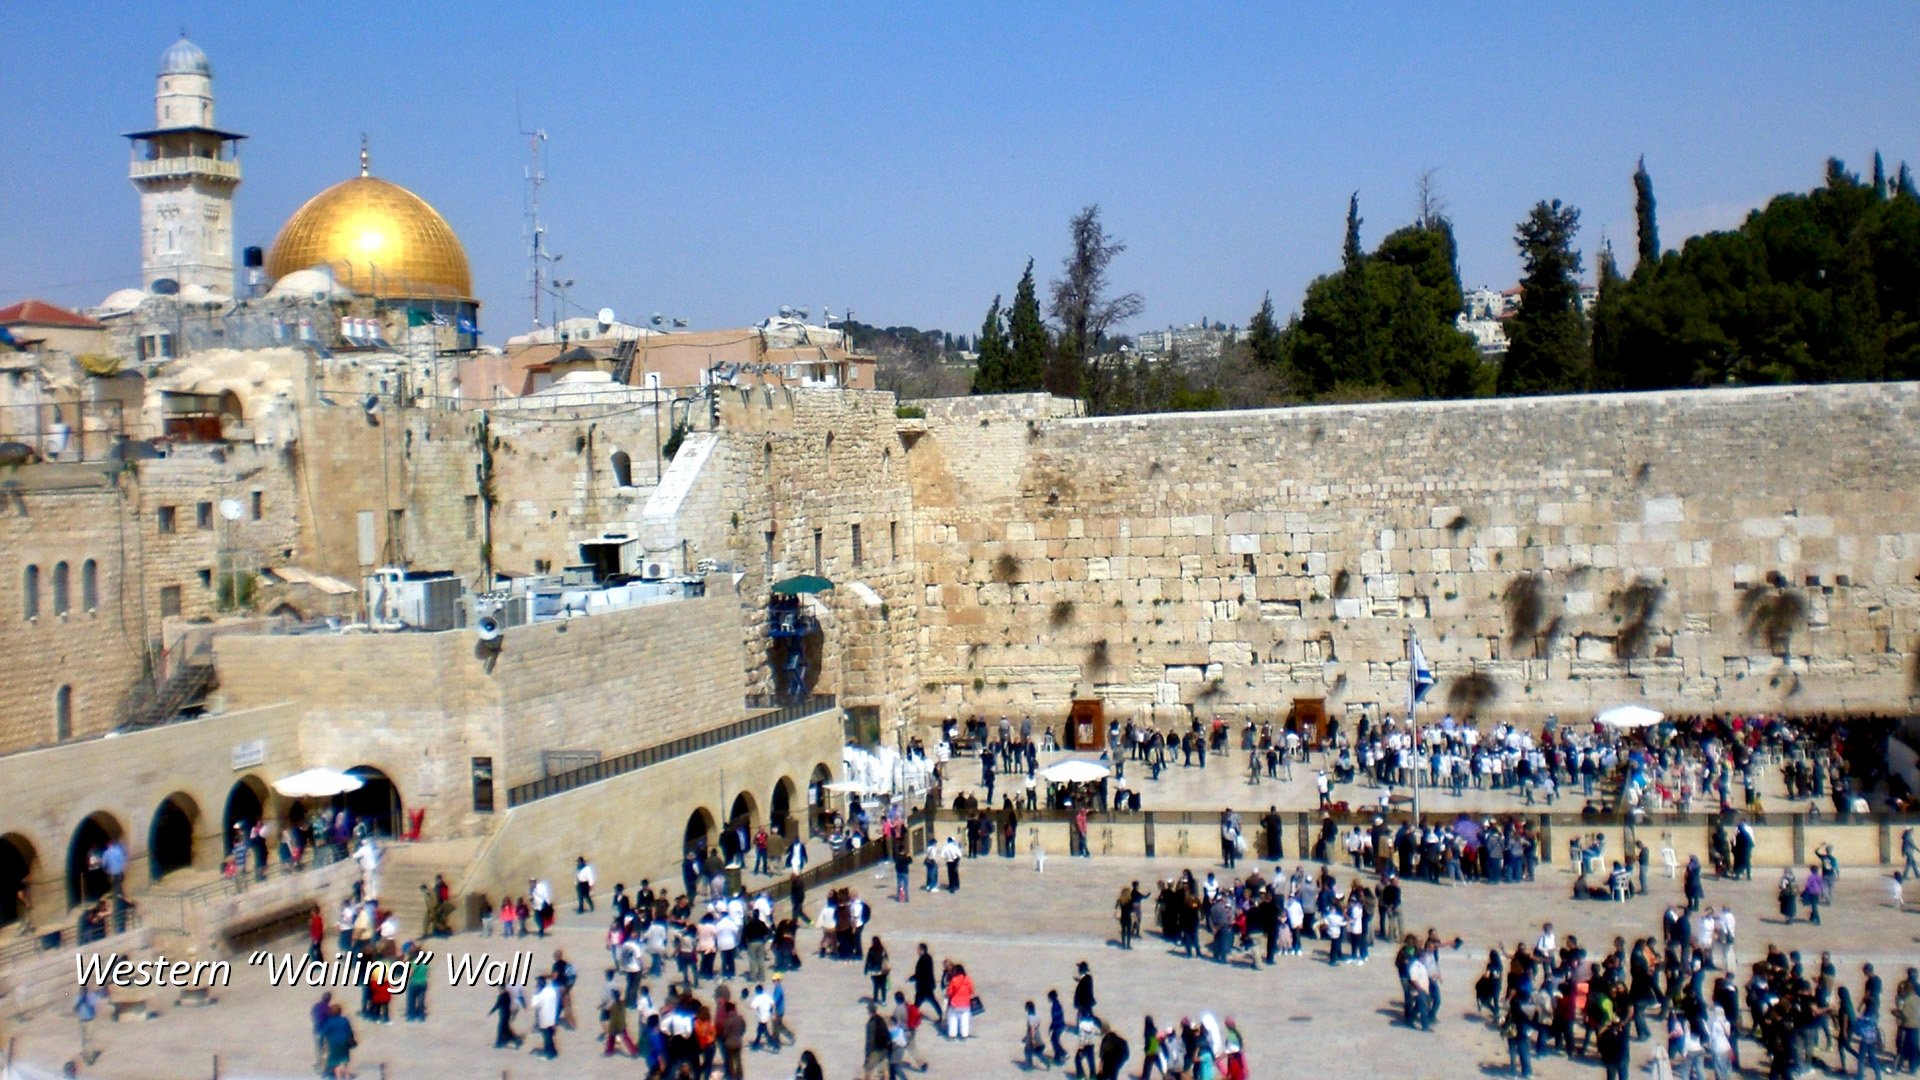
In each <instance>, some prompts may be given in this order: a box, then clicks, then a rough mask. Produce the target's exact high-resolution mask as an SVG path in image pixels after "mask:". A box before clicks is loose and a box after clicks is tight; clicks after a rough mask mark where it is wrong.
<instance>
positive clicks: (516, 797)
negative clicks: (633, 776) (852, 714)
mask: <svg viewBox="0 0 1920 1080" xmlns="http://www.w3.org/2000/svg"><path fill="white" fill-rule="evenodd" d="M764 700H765V699H749V700H748V702H747V707H748V708H766V709H767V710H768V711H766V712H763V713H760V714H759V715H757V716H749V717H747V718H746V719H744V720H735V721H734V722H733V723H731V724H728V725H726V726H725V727H717V728H713V729H711V730H709V731H699V732H695V733H694V734H692V735H683V736H681V737H680V738H678V739H674V740H673V741H671V742H664V743H660V744H658V745H656V746H649V747H647V748H646V749H644V750H635V751H633V752H632V753H627V754H621V755H620V756H619V757H615V758H608V759H606V760H605V761H596V762H594V763H593V764H591V765H582V766H581V767H579V768H577V769H568V770H567V771H566V772H562V773H555V774H554V775H552V776H548V777H544V778H542V779H539V780H534V781H531V782H529V783H525V784H516V785H514V786H513V787H510V788H508V789H507V808H508V809H512V808H513V807H516V806H521V805H524V804H526V803H530V802H532V801H534V800H535V799H544V798H546V797H547V796H549V795H558V794H560V793H561V792H563V791H572V790H573V789H574V788H577V787H581V786H583V785H586V784H593V783H598V782H599V781H601V780H611V779H612V778H614V777H616V776H620V775H622V774H623V773H630V772H632V771H634V770H635V769H644V768H646V767H648V766H650V765H658V764H660V763H661V762H663V761H671V760H673V759H674V758H677V757H680V756H682V755H684V754H691V753H694V752H696V751H700V750H706V749H710V748H712V747H715V746H719V745H720V744H722V743H727V742H732V741H733V740H735V739H740V738H745V737H746V736H748V735H757V734H759V733H760V732H763V731H770V730H772V729H773V728H777V727H779V726H781V725H782V724H790V723H792V722H793V721H795V720H799V719H801V718H802V717H807V716H814V715H817V714H819V713H823V712H828V711H830V710H832V709H834V708H836V707H837V702H836V701H835V700H834V697H833V695H832V694H817V695H815V696H813V697H810V698H807V699H806V700H805V701H799V702H795V703H793V704H790V705H780V706H773V705H770V704H768V705H760V704H756V701H764Z"/></svg>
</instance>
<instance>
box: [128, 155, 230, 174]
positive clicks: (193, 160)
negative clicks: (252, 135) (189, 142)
mask: <svg viewBox="0 0 1920 1080" xmlns="http://www.w3.org/2000/svg"><path fill="white" fill-rule="evenodd" d="M127 175H128V176H130V177H132V178H133V179H135V180H146V179H149V178H152V177H159V176H216V177H219V178H220V179H222V180H238V179H240V163H239V162H238V161H225V160H222V159H220V158H209V157H163V158H150V159H148V160H146V161H136V162H134V163H133V168H132V169H131V170H130V171H129V172H128V174H127Z"/></svg>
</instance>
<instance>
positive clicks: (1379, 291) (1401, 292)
mask: <svg viewBox="0 0 1920 1080" xmlns="http://www.w3.org/2000/svg"><path fill="white" fill-rule="evenodd" d="M1420 207H1421V209H1420V214H1419V217H1418V219H1417V220H1416V221H1415V223H1414V224H1412V225H1409V226H1406V227H1404V228H1401V229H1397V230H1395V231H1393V232H1391V233H1389V234H1387V236H1386V237H1385V238H1384V239H1382V240H1381V241H1380V246H1379V247H1378V248H1376V249H1375V250H1374V251H1373V253H1372V254H1367V253H1365V252H1361V251H1357V250H1356V246H1357V244H1358V242H1359V224H1360V221H1361V218H1360V213H1359V204H1358V202H1357V200H1354V199H1349V200H1348V203H1347V235H1346V240H1345V242H1344V244H1343V246H1342V252H1341V269H1340V271H1339V272H1338V273H1335V274H1330V275H1328V276H1326V277H1322V278H1320V279H1318V280H1316V281H1315V282H1313V284H1312V285H1310V286H1308V287H1307V295H1306V298H1305V300H1304V301H1303V302H1302V303H1301V307H1300V314H1299V316H1298V317H1296V318H1295V319H1293V320H1292V321H1291V322H1289V323H1288V324H1287V327H1286V328H1285V329H1284V330H1283V331H1282V332H1281V333H1280V335H1279V350H1278V351H1279V355H1280V358H1281V363H1280V364H1279V365H1277V374H1278V375H1279V386H1280V387H1281V388H1282V391H1283V392H1284V391H1285V390H1292V391H1294V392H1297V393H1299V394H1302V395H1304V396H1307V397H1310V398H1333V399H1339V400H1374V399H1380V398H1391V397H1467V396H1472V395H1475V394H1478V393H1485V392H1486V391H1487V390H1488V389H1489V387H1488V386H1487V385H1486V383H1487V376H1488V369H1487V367H1486V365H1485V364H1483V363H1482V362H1481V360H1480V358H1479V353H1478V352H1477V351H1476V350H1475V348H1474V345H1473V341H1472V339H1471V338H1469V337H1467V336H1466V335H1465V334H1463V333H1461V332H1460V331H1459V329H1458V328H1457V326H1456V322H1455V320H1456V317H1457V316H1458V315H1459V313H1460V305H1461V290H1460V274H1459V269H1458V257H1457V249H1456V245H1455V242H1454V237H1453V225H1452V223H1451V222H1449V221H1448V220H1447V218H1446V215H1445V213H1444V212H1443V211H1442V210H1441V207H1440V200H1439V197H1438V196H1437V195H1436V194H1435V193H1434V190H1433V185H1432V174H1431V173H1428V174H1426V175H1423V176H1422V177H1421V185H1420ZM1270 310H1271V309H1270V308H1267V307H1264V306H1263V308H1262V311H1263V313H1268V312H1270ZM1255 318H1256V323H1257V322H1258V320H1259V316H1256V317H1255ZM1248 336H1249V344H1250V345H1253V344H1254V343H1255V342H1256V340H1257V334H1256V333H1255V332H1254V331H1252V330H1250V331H1249V335H1248ZM1255 354H1256V356H1257V355H1259V350H1258V349H1257V348H1256V350H1255ZM1263 366H1264V365H1263Z"/></svg>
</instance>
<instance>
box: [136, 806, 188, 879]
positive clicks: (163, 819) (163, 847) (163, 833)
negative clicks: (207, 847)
mask: <svg viewBox="0 0 1920 1080" xmlns="http://www.w3.org/2000/svg"><path fill="white" fill-rule="evenodd" d="M199 821H200V807H199V806H198V805H197V804H196V803H195V802H194V801H193V796H191V795H187V794H184V793H181V792H177V791H176V792H174V793H173V794H172V795H169V796H167V797H166V798H165V799H164V800H162V801H161V803H160V808H159V809H158V810H155V811H154V812H153V824H152V825H151V826H150V827H148V829H147V872H148V873H149V874H151V875H152V876H153V879H154V880H155V881H158V880H160V879H161V878H162V877H165V876H166V875H167V874H170V873H172V872H173V871H175V870H182V869H185V868H187V867H189V866H192V865H193V829H194V826H195V825H196V824H198V823H199Z"/></svg>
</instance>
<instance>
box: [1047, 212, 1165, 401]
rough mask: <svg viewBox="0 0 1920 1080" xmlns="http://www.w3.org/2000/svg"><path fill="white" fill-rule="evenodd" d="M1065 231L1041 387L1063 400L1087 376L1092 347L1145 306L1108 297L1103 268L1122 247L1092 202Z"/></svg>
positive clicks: (1133, 298) (1080, 389)
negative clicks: (1055, 327)
mask: <svg viewBox="0 0 1920 1080" xmlns="http://www.w3.org/2000/svg"><path fill="white" fill-rule="evenodd" d="M1067 231H1068V234H1069V236H1070V237H1071V241H1072V243H1071V249H1070V250H1069V252H1068V254H1067V256H1066V258H1065V259H1063V260H1061V265H1060V270H1061V275H1060V277H1059V279H1057V280H1056V281H1054V282H1053V287H1052V293H1053V303H1052V315H1053V318H1054V321H1055V322H1056V323H1058V324H1059V326H1060V336H1059V340H1058V341H1057V343H1056V347H1055V349H1054V357H1055V363H1054V364H1053V365H1051V368H1050V370H1049V374H1048V378H1047V389H1048V390H1050V391H1052V392H1053V393H1056V394H1059V395H1061V396H1063V397H1080V396H1083V395H1084V393H1085V390H1086V389H1087V384H1088V382H1089V380H1088V376H1089V374H1091V373H1092V372H1091V366H1092V360H1093V356H1094V354H1095V351H1096V349H1095V347H1096V345H1098V344H1099V343H1100V341H1101V340H1102V339H1103V338H1104V337H1105V335H1106V333H1107V331H1109V330H1111V329H1113V328H1114V327H1116V326H1118V325H1119V324H1121V323H1123V322H1125V321H1127V320H1128V319H1131V318H1133V317H1134V316H1135V315H1138V314H1140V309H1141V308H1142V307H1144V306H1145V304H1146V302H1145V301H1144V300H1143V299H1141V297H1140V294H1139V293H1137V292H1129V293H1121V294H1119V295H1117V296H1116V295H1110V293H1111V290H1112V285H1111V282H1110V281H1109V280H1108V277H1107V271H1108V268H1109V267H1111V266H1112V264H1113V259H1114V256H1116V255H1118V254H1120V253H1121V252H1123V251H1125V250H1127V245H1126V244H1124V243H1122V242H1121V241H1120V240H1119V239H1117V238H1115V237H1112V236H1109V235H1107V230H1106V226H1104V225H1102V224H1101V223H1100V207H1099V205H1098V204H1095V205H1091V206H1088V207H1086V208H1084V209H1082V210H1081V211H1080V212H1079V213H1078V214H1075V215H1074V217H1073V220H1072V221H1071V222H1070V223H1069V224H1068V227H1067ZM1017 307H1018V305H1017V304H1016V308H1017Z"/></svg>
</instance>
